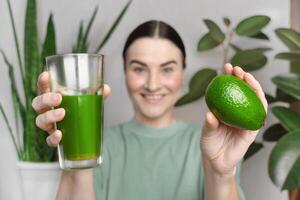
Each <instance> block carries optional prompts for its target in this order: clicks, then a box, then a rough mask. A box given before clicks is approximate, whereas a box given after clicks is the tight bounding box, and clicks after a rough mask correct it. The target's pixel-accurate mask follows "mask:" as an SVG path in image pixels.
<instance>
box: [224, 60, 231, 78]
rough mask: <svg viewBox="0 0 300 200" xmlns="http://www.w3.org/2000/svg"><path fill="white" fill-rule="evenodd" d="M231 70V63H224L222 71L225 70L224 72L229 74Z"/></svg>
mask: <svg viewBox="0 0 300 200" xmlns="http://www.w3.org/2000/svg"><path fill="white" fill-rule="evenodd" d="M232 70H233V67H232V65H231V64H230V63H226V64H225V65H224V72H225V74H229V75H231V74H232Z"/></svg>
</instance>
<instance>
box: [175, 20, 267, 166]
mask: <svg viewBox="0 0 300 200" xmlns="http://www.w3.org/2000/svg"><path fill="white" fill-rule="evenodd" d="M203 21H204V23H205V25H206V26H207V28H208V32H207V33H206V34H204V35H203V36H202V37H201V38H200V40H199V42H198V45H197V50H198V51H199V52H200V53H202V52H206V51H209V50H212V49H215V48H216V47H220V49H221V55H220V57H221V58H222V59H221V60H222V63H220V67H219V68H217V70H216V68H211V67H205V68H201V69H200V70H199V71H197V72H196V73H195V74H194V75H193V77H192V78H191V80H190V83H189V91H188V92H187V93H186V94H184V95H183V96H182V97H181V98H180V99H179V100H178V101H177V103H176V106H182V105H185V104H188V103H191V102H193V101H196V100H198V99H199V98H201V97H203V96H204V94H205V91H206V88H207V86H208V84H209V83H210V81H211V80H212V79H213V78H214V77H215V76H216V75H217V74H218V71H221V69H222V67H223V66H224V64H225V63H227V62H230V63H232V64H233V65H234V66H236V65H238V66H241V67H242V68H243V69H244V70H245V71H255V70H258V69H260V68H262V67H263V66H264V65H265V64H266V63H267V57H266V56H265V52H266V51H269V50H271V49H270V48H269V47H255V48H246V47H242V45H241V44H238V43H237V41H236V40H235V39H236V38H239V37H244V38H248V39H250V40H254V41H259V40H269V38H268V36H267V35H266V34H265V33H263V31H262V30H263V28H264V27H265V26H267V25H268V23H269V22H270V18H269V17H268V16H265V15H254V16H250V17H247V18H245V19H242V20H241V21H240V22H238V23H237V24H236V25H235V26H233V25H232V23H231V20H230V19H229V18H228V17H224V18H223V23H224V25H225V27H226V31H222V29H221V28H220V26H218V25H217V23H215V22H213V21H212V20H209V19H204V20H203ZM262 147H263V144H262V143H258V142H254V143H252V144H251V146H250V148H249V150H248V151H247V153H246V155H245V157H244V159H245V160H246V159H248V158H249V157H250V156H251V155H253V154H255V153H256V152H257V151H259V150H260V149H261V148H262Z"/></svg>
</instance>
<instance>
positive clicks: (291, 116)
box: [271, 106, 300, 131]
mask: <svg viewBox="0 0 300 200" xmlns="http://www.w3.org/2000/svg"><path fill="white" fill-rule="evenodd" d="M271 110H272V113H273V114H274V115H275V116H276V118H277V119H278V120H279V121H280V123H281V125H282V126H283V127H284V128H285V129H286V130H288V131H294V130H297V129H300V115H299V114H297V113H296V112H294V111H292V110H290V109H288V108H286V107H283V106H274V107H272V108H271Z"/></svg>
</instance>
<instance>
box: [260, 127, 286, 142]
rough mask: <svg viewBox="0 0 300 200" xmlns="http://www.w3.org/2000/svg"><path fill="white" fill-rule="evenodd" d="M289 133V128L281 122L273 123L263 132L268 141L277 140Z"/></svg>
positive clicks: (265, 139)
mask: <svg viewBox="0 0 300 200" xmlns="http://www.w3.org/2000/svg"><path fill="white" fill-rule="evenodd" d="M285 134H287V130H286V129H284V128H283V126H282V125H281V124H279V123H278V124H273V125H272V126H270V127H269V128H268V129H267V130H266V131H265V132H264V134H263V140H264V141H268V142H276V141H278V140H279V139H280V138H281V137H282V136H284V135H285Z"/></svg>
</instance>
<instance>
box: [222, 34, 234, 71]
mask: <svg viewBox="0 0 300 200" xmlns="http://www.w3.org/2000/svg"><path fill="white" fill-rule="evenodd" d="M233 35H234V32H233V31H232V30H231V29H230V30H229V31H228V32H227V34H226V39H225V42H224V43H225V45H222V47H223V51H224V58H223V65H222V67H223V66H224V65H225V64H226V63H227V62H228V51H229V45H230V43H231V40H232V38H233ZM224 43H223V44H224Z"/></svg>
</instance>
